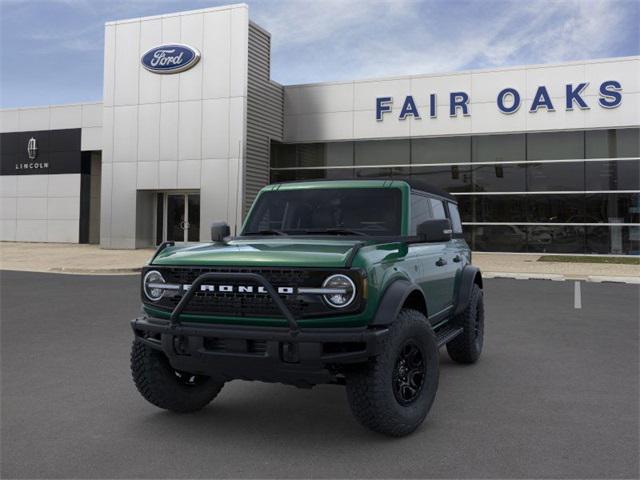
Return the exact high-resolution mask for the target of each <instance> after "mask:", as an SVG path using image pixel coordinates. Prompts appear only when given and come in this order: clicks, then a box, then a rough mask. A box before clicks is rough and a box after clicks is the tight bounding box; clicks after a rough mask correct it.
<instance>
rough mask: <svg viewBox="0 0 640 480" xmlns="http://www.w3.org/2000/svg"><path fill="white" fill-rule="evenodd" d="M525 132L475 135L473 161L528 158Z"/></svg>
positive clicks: (503, 160) (501, 160)
mask: <svg viewBox="0 0 640 480" xmlns="http://www.w3.org/2000/svg"><path fill="white" fill-rule="evenodd" d="M526 145H527V142H526V137H525V134H524V133H522V134H516V135H481V136H477V137H473V148H472V152H473V159H472V161H473V162H508V161H515V160H525V159H526V158H527V148H526Z"/></svg>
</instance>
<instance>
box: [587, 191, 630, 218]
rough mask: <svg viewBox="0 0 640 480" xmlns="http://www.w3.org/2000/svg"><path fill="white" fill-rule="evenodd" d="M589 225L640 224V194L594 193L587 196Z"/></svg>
mask: <svg viewBox="0 0 640 480" xmlns="http://www.w3.org/2000/svg"><path fill="white" fill-rule="evenodd" d="M586 217H587V218H588V219H589V223H640V193H592V194H587V196H586Z"/></svg>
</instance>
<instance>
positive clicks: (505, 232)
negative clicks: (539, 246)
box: [465, 225, 527, 252]
mask: <svg viewBox="0 0 640 480" xmlns="http://www.w3.org/2000/svg"><path fill="white" fill-rule="evenodd" d="M465 230H466V233H465V239H466V240H467V242H468V243H469V245H471V248H472V249H473V250H478V251H480V252H526V251H527V231H526V227H523V226H520V225H474V226H472V227H467V228H466V229H465Z"/></svg>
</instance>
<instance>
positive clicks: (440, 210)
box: [429, 198, 447, 220]
mask: <svg viewBox="0 0 640 480" xmlns="http://www.w3.org/2000/svg"><path fill="white" fill-rule="evenodd" d="M429 203H430V204H431V212H432V215H433V218H435V219H438V220H444V219H445V218H447V214H446V212H445V210H444V202H443V201H442V200H436V199H435V198H430V199H429Z"/></svg>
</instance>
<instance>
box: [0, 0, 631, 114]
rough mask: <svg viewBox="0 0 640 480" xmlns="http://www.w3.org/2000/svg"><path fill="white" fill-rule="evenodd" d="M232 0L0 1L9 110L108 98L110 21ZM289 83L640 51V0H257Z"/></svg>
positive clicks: (257, 15) (1, 94)
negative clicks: (105, 64) (104, 55)
mask: <svg viewBox="0 0 640 480" xmlns="http://www.w3.org/2000/svg"><path fill="white" fill-rule="evenodd" d="M229 3H234V2H233V1H222V2H221V1H212V0H208V1H198V0H182V1H168V0H128V1H123V0H45V1H27V0H20V1H18V0H0V55H1V58H0V60H1V62H0V88H1V89H0V106H2V107H14V106H32V105H46V104H58V103H69V102H82V101H93V100H97V101H99V100H101V99H102V61H103V58H102V53H103V42H104V38H103V35H104V33H103V28H104V22H106V21H109V20H117V19H123V18H132V17H141V16H147V15H157V14H162V13H170V12H176V11H182V10H193V9H198V8H205V7H210V6H216V5H223V4H229ZM246 3H248V4H249V8H250V9H249V12H250V17H251V18H252V20H254V21H255V22H256V23H258V24H259V25H261V26H262V27H264V28H266V29H267V30H269V31H270V32H271V34H272V42H273V44H272V48H273V52H272V60H273V62H272V63H273V65H272V77H273V79H274V80H276V81H278V82H280V83H283V84H293V83H309V82H319V81H330V80H345V79H355V78H368V77H377V76H388V75H404V74H416V73H436V72H450V71H457V70H465V69H471V68H486V67H495V66H506V65H523V64H532V63H552V62H560V61H570V60H583V59H591V58H600V57H613V56H627V55H638V54H639V53H640V40H639V31H638V25H640V13H639V12H640V1H639V0H563V1H546V0H543V1H538V0H512V1H493V0H491V1H483V0H476V1H473V0H467V1H461V0H425V1H409V0H392V1H376V0H315V1H311V0H309V1H307V0H256V1H252V0H249V1H247V2H246Z"/></svg>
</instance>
